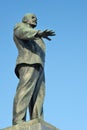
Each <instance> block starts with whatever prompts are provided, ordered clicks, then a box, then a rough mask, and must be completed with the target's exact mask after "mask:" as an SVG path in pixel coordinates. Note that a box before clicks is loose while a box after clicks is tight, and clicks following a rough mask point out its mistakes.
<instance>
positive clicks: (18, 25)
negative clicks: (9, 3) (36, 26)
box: [14, 23, 25, 30]
mask: <svg viewBox="0 0 87 130" xmlns="http://www.w3.org/2000/svg"><path fill="white" fill-rule="evenodd" d="M24 26H25V24H24V23H17V24H16V25H15V26H14V30H16V29H18V28H22V27H24Z"/></svg>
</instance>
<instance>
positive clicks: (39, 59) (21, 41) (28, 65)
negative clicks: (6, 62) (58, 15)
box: [13, 14, 55, 125]
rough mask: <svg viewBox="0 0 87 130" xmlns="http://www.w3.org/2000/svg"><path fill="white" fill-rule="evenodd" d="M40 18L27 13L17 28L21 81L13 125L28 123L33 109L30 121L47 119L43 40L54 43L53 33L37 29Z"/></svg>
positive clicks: (15, 32)
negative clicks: (44, 106) (45, 110)
mask: <svg viewBox="0 0 87 130" xmlns="http://www.w3.org/2000/svg"><path fill="white" fill-rule="evenodd" d="M36 25H37V17H36V16H35V15H34V14H26V15H25V16H24V17H23V19H22V22H21V23H18V24H16V25H15V27H14V42H15V44H16V47H17V49H18V57H17V62H16V67H15V73H16V75H17V77H18V78H19V83H18V87H17V90H16V95H15V97H14V103H13V125H16V124H19V123H22V122H24V121H26V112H27V108H29V113H30V119H31V120H32V119H35V118H42V119H43V101H44V96H45V76H44V63H45V44H44V41H43V38H46V39H47V40H51V39H50V38H49V37H48V36H54V35H55V33H54V32H53V31H52V30H45V31H40V30H35V29H34V28H35V27H36Z"/></svg>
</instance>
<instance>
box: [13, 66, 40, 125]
mask: <svg viewBox="0 0 87 130" xmlns="http://www.w3.org/2000/svg"><path fill="white" fill-rule="evenodd" d="M39 68H40V67H38V69H37V67H36V66H28V65H25V66H24V65H23V66H21V68H20V69H19V77H20V81H19V84H18V87H17V91H16V95H15V98H14V104H13V125H15V124H19V123H21V122H23V121H25V120H26V110H27V107H28V106H29V103H30V102H31V99H32V100H33V98H32V96H33V94H34V93H35V90H38V89H40V88H39V85H37V84H38V83H39V82H38V81H39V79H40V75H41V72H42V69H39ZM37 86H38V89H37ZM39 91H40V90H38V92H39ZM38 92H37V93H36V94H34V96H37V95H38ZM36 100H38V96H37V98H36V97H34V101H36ZM40 104H42V103H40ZM33 106H35V105H33ZM36 106H37V105H36ZM40 106H41V105H40ZM35 109H36V107H35ZM35 109H34V110H35ZM38 111H40V110H38ZM35 113H37V112H35Z"/></svg>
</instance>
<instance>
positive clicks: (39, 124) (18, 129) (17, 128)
mask: <svg viewBox="0 0 87 130" xmlns="http://www.w3.org/2000/svg"><path fill="white" fill-rule="evenodd" d="M2 130H59V129H57V128H56V127H54V126H53V125H51V124H49V123H47V122H45V121H44V120H41V119H34V120H31V121H29V122H23V123H21V124H17V125H14V126H12V127H8V128H5V129H2Z"/></svg>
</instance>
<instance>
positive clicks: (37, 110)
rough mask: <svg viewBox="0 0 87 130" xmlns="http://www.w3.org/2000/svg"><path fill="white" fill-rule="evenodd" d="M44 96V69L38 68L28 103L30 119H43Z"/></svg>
mask: <svg viewBox="0 0 87 130" xmlns="http://www.w3.org/2000/svg"><path fill="white" fill-rule="evenodd" d="M44 96H45V76H44V70H43V69H42V70H40V75H39V78H38V80H37V83H36V86H35V90H34V93H33V96H32V98H31V101H30V104H29V111H30V119H35V118H42V119H43V102H44Z"/></svg>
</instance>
